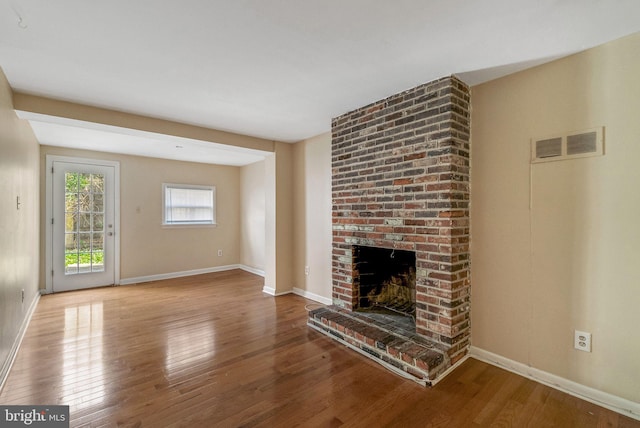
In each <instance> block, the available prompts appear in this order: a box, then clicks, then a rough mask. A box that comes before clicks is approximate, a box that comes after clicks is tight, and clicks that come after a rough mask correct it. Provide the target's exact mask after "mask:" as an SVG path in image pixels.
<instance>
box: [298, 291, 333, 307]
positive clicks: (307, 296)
mask: <svg viewBox="0 0 640 428" xmlns="http://www.w3.org/2000/svg"><path fill="white" fill-rule="evenodd" d="M293 294H296V295H298V296H302V297H304V298H305V299H309V300H313V301H314V302H318V303H322V304H323V305H332V304H333V300H331V299H330V298H328V297H323V296H320V295H318V294H315V293H312V292H310V291H307V290H303V289H301V288H296V287H293Z"/></svg>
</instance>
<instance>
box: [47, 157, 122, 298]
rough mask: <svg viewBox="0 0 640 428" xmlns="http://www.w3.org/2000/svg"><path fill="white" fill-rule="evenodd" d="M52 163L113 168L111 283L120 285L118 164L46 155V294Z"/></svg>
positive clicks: (49, 263) (50, 260)
mask: <svg viewBox="0 0 640 428" xmlns="http://www.w3.org/2000/svg"><path fill="white" fill-rule="evenodd" d="M54 162H69V163H83V164H89V165H99V166H109V167H113V173H114V177H113V187H114V189H113V192H114V199H115V207H113V208H114V211H113V216H114V218H113V226H114V230H115V231H116V234H115V236H114V247H115V248H114V253H113V259H114V261H113V270H114V272H113V283H114V285H118V284H120V162H118V161H108V160H100V159H89V158H76V157H72V156H58V155H47V156H46V169H45V183H46V184H45V212H46V220H45V232H44V233H45V260H44V267H45V275H44V276H45V290H46V294H50V293H53V278H52V277H51V271H52V270H53V251H52V250H53V248H52V246H53V225H52V224H51V218H53V199H52V195H53V173H52V172H51V168H53V163H54Z"/></svg>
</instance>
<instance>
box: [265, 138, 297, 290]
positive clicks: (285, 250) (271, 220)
mask: <svg viewBox="0 0 640 428" xmlns="http://www.w3.org/2000/svg"><path fill="white" fill-rule="evenodd" d="M292 152H293V148H292V145H291V144H286V143H276V144H275V154H273V155H271V156H268V157H267V158H266V159H265V277H264V282H265V285H264V291H266V292H267V293H270V294H274V295H279V294H286V293H290V292H291V291H292V290H293V278H292V272H293V271H292V262H293V201H292V200H291V199H292V196H293V193H292V192H293V183H292V180H293V172H292Z"/></svg>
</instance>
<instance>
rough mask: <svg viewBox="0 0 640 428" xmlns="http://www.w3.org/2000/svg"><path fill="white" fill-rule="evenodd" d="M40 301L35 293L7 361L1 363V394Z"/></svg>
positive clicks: (38, 295) (38, 294)
mask: <svg viewBox="0 0 640 428" xmlns="http://www.w3.org/2000/svg"><path fill="white" fill-rule="evenodd" d="M39 301H40V293H39V292H38V293H36V295H35V296H34V297H33V300H32V301H31V305H29V309H27V314H26V316H25V317H24V319H23V320H22V325H20V330H18V335H17V336H16V340H15V341H14V342H13V346H11V349H10V350H9V354H8V355H7V359H6V360H5V361H4V362H3V364H2V366H1V367H0V369H1V370H0V392H2V388H3V387H4V383H5V382H6V380H7V377H9V372H10V371H11V367H13V363H14V362H15V360H16V356H17V355H18V350H20V345H22V339H24V335H25V333H26V332H27V327H29V323H30V322H31V317H32V316H33V314H34V312H35V311H36V308H37V307H38V302H39Z"/></svg>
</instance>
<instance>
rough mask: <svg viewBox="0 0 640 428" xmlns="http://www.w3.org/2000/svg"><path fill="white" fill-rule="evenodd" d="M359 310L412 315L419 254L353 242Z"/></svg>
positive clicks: (413, 316)
mask: <svg viewBox="0 0 640 428" xmlns="http://www.w3.org/2000/svg"><path fill="white" fill-rule="evenodd" d="M353 260H354V262H353V266H354V273H353V278H354V286H357V293H358V301H357V305H356V308H355V309H356V310H357V311H360V312H377V313H388V314H392V315H393V314H395V315H401V316H409V317H411V318H412V319H413V320H414V321H415V313H416V254H415V252H413V251H403V250H396V249H393V248H391V249H390V248H377V247H367V246H360V245H354V247H353Z"/></svg>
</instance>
